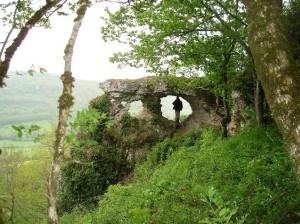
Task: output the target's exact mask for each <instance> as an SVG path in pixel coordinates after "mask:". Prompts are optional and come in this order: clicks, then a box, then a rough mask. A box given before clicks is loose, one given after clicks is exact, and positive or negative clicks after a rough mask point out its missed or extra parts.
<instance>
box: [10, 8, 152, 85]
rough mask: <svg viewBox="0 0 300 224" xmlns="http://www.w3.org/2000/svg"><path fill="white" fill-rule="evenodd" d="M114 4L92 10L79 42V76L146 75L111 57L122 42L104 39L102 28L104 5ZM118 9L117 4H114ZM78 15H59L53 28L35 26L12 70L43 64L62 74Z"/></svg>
mask: <svg viewBox="0 0 300 224" xmlns="http://www.w3.org/2000/svg"><path fill="white" fill-rule="evenodd" d="M108 4H109V5H110V6H111V5H112V4H113V3H100V4H98V5H96V6H93V7H91V8H89V9H88V11H87V14H86V16H85V18H84V21H83V24H82V26H81V29H80V32H79V36H78V38H77V41H76V45H75V49H74V55H73V64H72V72H73V75H74V76H75V78H76V79H86V80H96V81H104V80H106V79H112V78H113V79H115V78H139V77H144V76H146V75H149V74H146V72H145V71H144V69H139V70H137V69H135V68H129V67H128V68H124V69H118V68H117V65H116V64H112V63H110V62H109V57H110V56H111V55H112V54H113V53H114V52H117V51H118V50H120V49H124V50H125V49H126V48H125V46H122V45H120V44H118V43H111V42H104V41H103V40H102V39H101V33H100V27H101V25H103V21H102V20H101V19H100V16H103V15H104V8H105V6H107V5H108ZM113 5H114V6H113V7H114V8H115V7H117V5H115V4H113ZM73 19H74V16H69V17H55V18H53V20H51V21H52V29H50V30H45V29H42V28H33V29H32V30H31V31H30V32H29V34H28V36H27V37H26V39H25V40H24V41H23V43H22V45H21V46H20V47H19V48H18V50H17V52H16V54H15V55H14V57H13V59H12V61H11V67H10V70H28V69H30V67H31V66H32V65H34V66H35V67H38V66H41V67H44V68H46V69H47V72H49V73H54V74H62V73H63V69H64V60H63V53H64V52H63V51H64V48H65V46H66V43H67V41H68V39H69V37H70V33H71V31H72V27H73V22H72V21H73Z"/></svg>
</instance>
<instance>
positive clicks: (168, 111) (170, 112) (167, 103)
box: [160, 95, 193, 121]
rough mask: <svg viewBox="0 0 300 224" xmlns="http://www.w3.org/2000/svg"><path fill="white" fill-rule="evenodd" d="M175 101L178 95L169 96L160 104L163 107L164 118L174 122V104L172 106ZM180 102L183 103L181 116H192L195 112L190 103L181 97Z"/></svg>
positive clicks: (162, 99)
mask: <svg viewBox="0 0 300 224" xmlns="http://www.w3.org/2000/svg"><path fill="white" fill-rule="evenodd" d="M175 99H176V95H168V96H165V97H162V98H161V99H160V103H161V105H162V107H161V112H162V116H163V117H165V118H167V119H168V120H172V121H173V120H174V119H175V111H174V109H173V104H172V103H173V101H174V100H175ZM180 100H181V101H182V103H183V109H182V111H181V113H180V116H186V117H188V116H191V115H192V113H193V110H192V107H191V105H190V104H189V102H188V101H186V100H185V99H184V98H182V97H180Z"/></svg>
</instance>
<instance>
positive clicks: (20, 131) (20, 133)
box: [11, 124, 41, 138]
mask: <svg viewBox="0 0 300 224" xmlns="http://www.w3.org/2000/svg"><path fill="white" fill-rule="evenodd" d="M11 127H12V128H13V129H14V130H15V131H16V132H18V134H17V136H18V138H22V136H23V131H24V132H28V134H29V135H31V134H32V133H33V132H35V131H39V130H40V129H41V127H40V126H38V125H36V124H32V125H30V127H29V128H28V130H27V128H26V127H24V126H23V125H19V126H16V125H13V126H11Z"/></svg>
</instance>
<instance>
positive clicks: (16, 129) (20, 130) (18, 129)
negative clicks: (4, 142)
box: [11, 125, 25, 138]
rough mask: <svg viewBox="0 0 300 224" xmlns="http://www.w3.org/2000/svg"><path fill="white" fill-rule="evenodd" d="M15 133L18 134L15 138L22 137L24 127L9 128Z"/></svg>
mask: <svg viewBox="0 0 300 224" xmlns="http://www.w3.org/2000/svg"><path fill="white" fill-rule="evenodd" d="M11 127H12V128H13V129H14V130H15V131H17V132H18V134H17V136H18V138H22V136H23V130H25V127H24V126H23V125H20V126H15V125H13V126H11Z"/></svg>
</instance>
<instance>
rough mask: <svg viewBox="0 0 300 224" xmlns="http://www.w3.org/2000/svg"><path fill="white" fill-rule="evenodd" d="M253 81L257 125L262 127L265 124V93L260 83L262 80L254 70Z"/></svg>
mask: <svg viewBox="0 0 300 224" xmlns="http://www.w3.org/2000/svg"><path fill="white" fill-rule="evenodd" d="M253 73H254V74H253V82H254V103H255V115H256V125H257V127H262V126H263V125H264V123H265V122H264V113H265V110H264V101H265V95H264V90H263V88H262V86H261V84H260V81H259V79H258V77H257V75H256V73H255V71H254V72H253Z"/></svg>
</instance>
